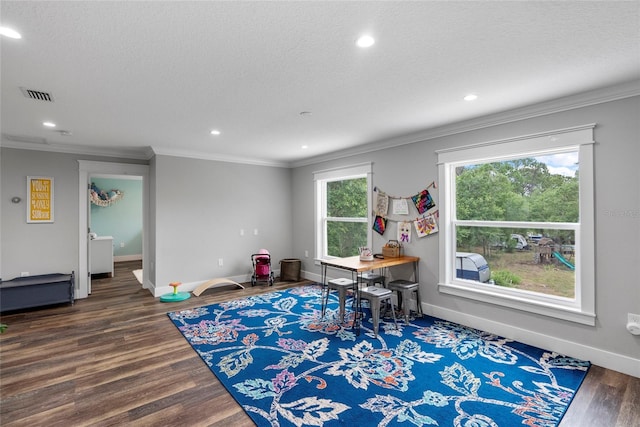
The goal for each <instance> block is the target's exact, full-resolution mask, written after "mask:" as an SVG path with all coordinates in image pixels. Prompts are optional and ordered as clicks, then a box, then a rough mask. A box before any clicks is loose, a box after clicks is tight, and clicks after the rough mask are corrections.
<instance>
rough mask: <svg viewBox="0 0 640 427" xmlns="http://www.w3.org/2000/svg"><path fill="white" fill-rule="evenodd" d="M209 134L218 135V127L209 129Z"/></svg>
mask: <svg viewBox="0 0 640 427" xmlns="http://www.w3.org/2000/svg"><path fill="white" fill-rule="evenodd" d="M211 135H220V131H219V130H218V129H214V130H212V131H211Z"/></svg>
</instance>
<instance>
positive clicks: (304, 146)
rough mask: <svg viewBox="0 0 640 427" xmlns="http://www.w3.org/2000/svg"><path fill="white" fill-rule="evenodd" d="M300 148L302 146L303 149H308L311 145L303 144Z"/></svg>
mask: <svg viewBox="0 0 640 427" xmlns="http://www.w3.org/2000/svg"><path fill="white" fill-rule="evenodd" d="M300 148H302V149H303V150H306V149H307V148H309V146H308V145H303V146H302V147H300Z"/></svg>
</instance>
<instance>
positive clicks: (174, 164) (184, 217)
mask: <svg viewBox="0 0 640 427" xmlns="http://www.w3.org/2000/svg"><path fill="white" fill-rule="evenodd" d="M152 169H153V171H154V172H153V174H154V177H155V178H154V179H155V188H156V192H155V195H154V197H155V201H154V203H155V205H154V207H153V208H152V210H154V209H155V266H154V267H155V271H154V272H153V273H152V276H153V277H155V285H156V288H159V289H160V288H162V287H168V284H169V283H170V282H173V281H179V282H182V283H185V284H186V283H194V282H203V281H206V280H209V279H214V278H221V277H226V278H232V277H233V278H236V277H238V276H240V277H239V280H242V279H243V278H245V279H246V280H248V279H249V278H250V277H251V272H252V270H253V269H252V263H251V255H252V254H254V253H257V252H258V250H260V249H262V248H265V249H267V250H269V252H270V253H271V257H272V269H273V270H278V269H279V261H280V260H281V259H283V258H291V256H292V242H293V235H292V233H291V230H292V226H291V215H292V213H291V172H290V170H289V169H286V168H275V167H266V166H253V165H243V164H236V163H225V162H218V161H210V160H197V159H189V158H179V157H170V156H162V155H160V156H156V158H155V161H154V165H153V167H152ZM240 230H244V236H240ZM254 230H257V232H258V234H257V235H255V234H254ZM220 258H222V259H223V266H222V267H219V266H218V260H219V259H220ZM157 294H158V292H156V295H157Z"/></svg>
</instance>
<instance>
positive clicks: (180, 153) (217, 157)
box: [151, 147, 290, 168]
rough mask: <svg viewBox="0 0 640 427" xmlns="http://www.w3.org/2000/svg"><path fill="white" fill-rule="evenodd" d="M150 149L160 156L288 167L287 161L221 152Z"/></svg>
mask: <svg viewBox="0 0 640 427" xmlns="http://www.w3.org/2000/svg"><path fill="white" fill-rule="evenodd" d="M151 149H152V150H153V153H154V154H155V155H161V156H171V157H184V158H189V159H198V160H213V161H217V162H226V163H240V164H245V165H253V166H269V167H279V168H289V167H290V165H289V163H287V162H275V161H265V160H259V159H253V158H250V157H237V156H227V155H223V154H211V153H201V152H197V151H190V150H174V149H171V148H160V147H151Z"/></svg>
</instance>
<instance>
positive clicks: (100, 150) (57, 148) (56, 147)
mask: <svg viewBox="0 0 640 427" xmlns="http://www.w3.org/2000/svg"><path fill="white" fill-rule="evenodd" d="M12 138H13V137H12V136H10V135H6V134H2V139H1V140H0V147H3V148H16V149H19V150H33V151H47V152H52V153H64V154H79V155H83V156H100V157H116V158H120V159H132V160H149V159H150V158H151V157H152V156H153V152H152V151H151V149H150V147H140V148H110V147H93V146H89V145H71V144H56V143H50V142H48V141H46V140H44V139H43V140H42V141H40V140H38V141H36V140H33V141H31V140H27V139H26V138H22V137H20V138H16V139H18V140H14V139H12Z"/></svg>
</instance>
